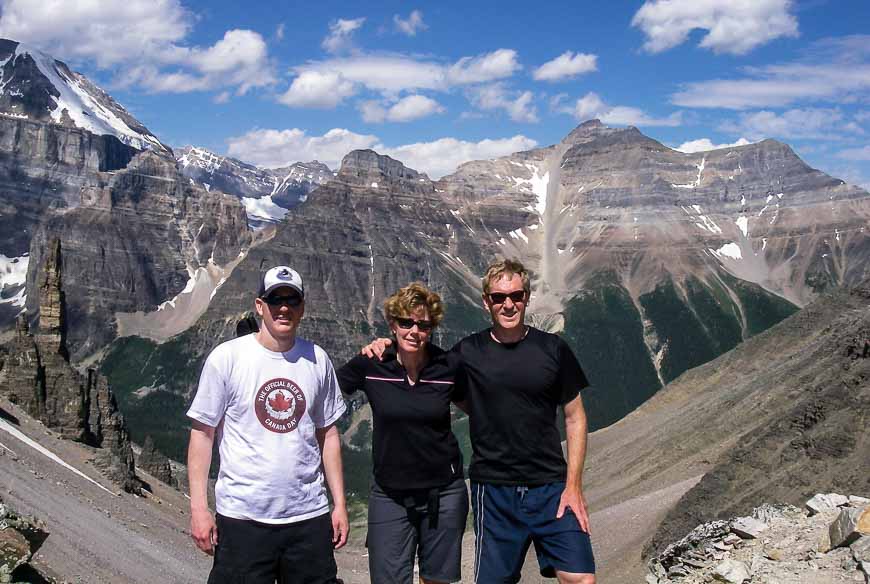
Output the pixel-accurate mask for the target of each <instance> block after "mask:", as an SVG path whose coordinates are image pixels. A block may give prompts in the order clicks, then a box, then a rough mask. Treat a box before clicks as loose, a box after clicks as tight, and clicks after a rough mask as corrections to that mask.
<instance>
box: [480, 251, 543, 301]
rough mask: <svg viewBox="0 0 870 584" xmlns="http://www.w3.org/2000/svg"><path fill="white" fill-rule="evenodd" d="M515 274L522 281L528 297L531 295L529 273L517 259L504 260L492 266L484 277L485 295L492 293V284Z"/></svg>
mask: <svg viewBox="0 0 870 584" xmlns="http://www.w3.org/2000/svg"><path fill="white" fill-rule="evenodd" d="M514 274H516V275H517V276H519V277H520V278H521V279H522V281H523V290H524V291H525V293H526V295H529V294H531V292H532V284H531V281H530V280H529V272H528V271H527V270H526V267H525V266H524V265H523V264H522V263H521V262H520V261H519V260H517V259H504V260H500V261H497V262H495V263H494V264H491V265H490V266H489V267H488V268H487V269H486V274H484V276H483V293H484V294H489V293H490V291H492V283H493V282H496V281H498V280H499V279H501V277H502V276H513V275H514Z"/></svg>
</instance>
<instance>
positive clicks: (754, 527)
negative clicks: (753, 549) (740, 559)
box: [731, 517, 768, 539]
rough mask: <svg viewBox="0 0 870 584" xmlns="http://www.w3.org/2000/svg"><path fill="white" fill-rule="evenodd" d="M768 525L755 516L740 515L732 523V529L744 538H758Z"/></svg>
mask: <svg viewBox="0 0 870 584" xmlns="http://www.w3.org/2000/svg"><path fill="white" fill-rule="evenodd" d="M767 529H768V525H767V524H766V523H763V522H761V521H759V520H758V519H755V518H753V517H740V518H738V519H736V520H735V521H734V523H733V524H732V525H731V531H733V532H734V533H736V534H737V535H739V536H740V537H742V538H743V539H757V538H758V536H759V535H761V533H762V532H763V531H766V530H767Z"/></svg>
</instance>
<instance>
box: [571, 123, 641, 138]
mask: <svg viewBox="0 0 870 584" xmlns="http://www.w3.org/2000/svg"><path fill="white" fill-rule="evenodd" d="M626 132H628V133H635V132H636V133H638V134H640V132H639V131H638V129H637V128H635V127H634V126H629V127H627V128H611V127H609V126H605V125H604V124H603V123H601V120H599V119H594V120H587V121H585V122H583V123H582V124H580V125H579V126H577V127H576V128H574V129H573V130H571V133H570V134H568V135H567V136H565V137H564V138H563V139H562V144H583V143H585V142H591V141H592V140H594V139H596V138H598V137H600V136H609V135H612V134H618V133H626Z"/></svg>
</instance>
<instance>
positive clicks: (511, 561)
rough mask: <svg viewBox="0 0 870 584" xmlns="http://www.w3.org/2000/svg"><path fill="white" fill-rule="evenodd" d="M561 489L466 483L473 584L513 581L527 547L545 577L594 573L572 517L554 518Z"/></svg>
mask: <svg viewBox="0 0 870 584" xmlns="http://www.w3.org/2000/svg"><path fill="white" fill-rule="evenodd" d="M564 489H565V483H561V482H560V483H549V484H546V485H541V486H537V487H517V486H508V485H494V484H492V483H478V482H472V483H471V505H472V507H473V509H474V534H475V554H474V582H475V583H476V584H484V583H487V584H489V583H493V584H494V583H504V582H511V583H514V582H519V581H520V575H521V570H522V567H523V561H524V560H525V557H526V552H527V551H528V549H529V545H530V544H531V543H534V544H535V553H536V554H537V556H538V566H540V569H541V575H542V576H544V577H545V578H555V577H556V570H559V571H562V572H568V573H574V574H594V573H595V560H594V558H593V556H592V543H591V542H590V540H589V535H588V534H587V533H584V532H583V531H582V530H581V529H580V524H579V523H578V522H577V517H576V516H575V515H574V513H573V512H571V511H570V510H567V511H565V514H564V515H563V516H562V518H561V519H556V512H557V511H558V510H559V499H560V498H561V496H562V491H564Z"/></svg>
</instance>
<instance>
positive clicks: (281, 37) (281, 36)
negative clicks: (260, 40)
mask: <svg viewBox="0 0 870 584" xmlns="http://www.w3.org/2000/svg"><path fill="white" fill-rule="evenodd" d="M285 28H286V26H285V24H284V23H283V22H282V23H280V24H279V25H278V28H276V29H275V38H276V39H277V40H279V41H283V40H284V32H285Z"/></svg>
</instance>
